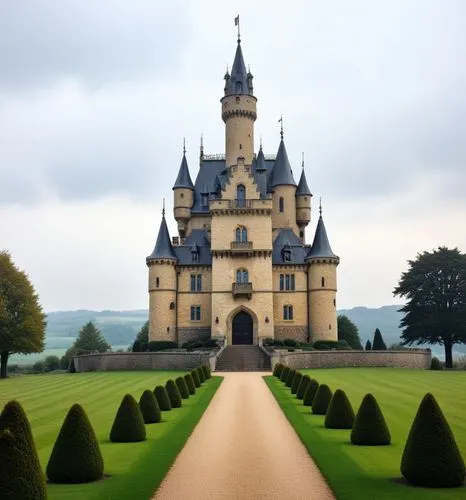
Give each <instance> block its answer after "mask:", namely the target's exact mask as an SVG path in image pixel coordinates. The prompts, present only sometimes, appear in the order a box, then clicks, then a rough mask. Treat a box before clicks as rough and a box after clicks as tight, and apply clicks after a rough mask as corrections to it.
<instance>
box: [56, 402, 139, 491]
mask: <svg viewBox="0 0 466 500" xmlns="http://www.w3.org/2000/svg"><path fill="white" fill-rule="evenodd" d="M143 425H144V424H143ZM103 474H104V460H103V457H102V453H101V452H100V447H99V442H98V441H97V438H96V436H95V433H94V429H93V428H92V425H91V423H90V422H89V419H88V418H87V415H86V412H85V411H84V409H83V408H82V406H80V405H79V404H74V405H73V406H72V407H71V408H70V410H69V411H68V414H67V415H66V418H65V421H64V422H63V425H62V428H61V429H60V433H59V434H58V437H57V440H56V441H55V444H54V446H53V450H52V454H51V455H50V459H49V462H48V464H47V477H48V478H49V479H50V481H52V482H54V483H89V482H91V481H96V480H97V479H100V478H101V477H102V476H103Z"/></svg>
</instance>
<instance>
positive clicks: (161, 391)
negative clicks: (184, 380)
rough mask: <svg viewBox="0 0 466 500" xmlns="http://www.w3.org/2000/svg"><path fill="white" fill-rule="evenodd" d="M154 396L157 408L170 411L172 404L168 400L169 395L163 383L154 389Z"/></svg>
mask: <svg viewBox="0 0 466 500" xmlns="http://www.w3.org/2000/svg"><path fill="white" fill-rule="evenodd" d="M154 396H155V399H156V400H157V403H158V405H159V408H160V409H161V410H162V411H170V410H171V409H172V405H171V402H170V396H169V395H168V392H167V389H165V387H164V386H163V385H158V386H157V387H156V388H155V389H154Z"/></svg>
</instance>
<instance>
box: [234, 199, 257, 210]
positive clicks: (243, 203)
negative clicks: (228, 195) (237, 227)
mask: <svg viewBox="0 0 466 500" xmlns="http://www.w3.org/2000/svg"><path fill="white" fill-rule="evenodd" d="M228 201H229V205H230V208H251V207H252V200H240V199H236V200H228Z"/></svg>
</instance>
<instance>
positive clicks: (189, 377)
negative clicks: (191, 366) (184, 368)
mask: <svg viewBox="0 0 466 500" xmlns="http://www.w3.org/2000/svg"><path fill="white" fill-rule="evenodd" d="M184 379H185V380H186V385H187V386H188V391H189V394H190V395H191V396H192V395H193V394H196V386H195V385H194V380H193V376H192V375H191V374H190V373H187V374H186V375H185V376H184Z"/></svg>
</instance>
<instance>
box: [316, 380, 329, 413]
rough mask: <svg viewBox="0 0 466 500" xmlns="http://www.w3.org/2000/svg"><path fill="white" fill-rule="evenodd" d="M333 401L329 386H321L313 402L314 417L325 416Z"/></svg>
mask: <svg viewBox="0 0 466 500" xmlns="http://www.w3.org/2000/svg"><path fill="white" fill-rule="evenodd" d="M331 399H332V391H331V389H330V387H329V386H328V385H327V384H321V385H319V388H318V389H317V392H316V395H315V396H314V401H313V402H312V413H314V415H325V414H326V413H327V409H328V405H329V404H330V401H331Z"/></svg>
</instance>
